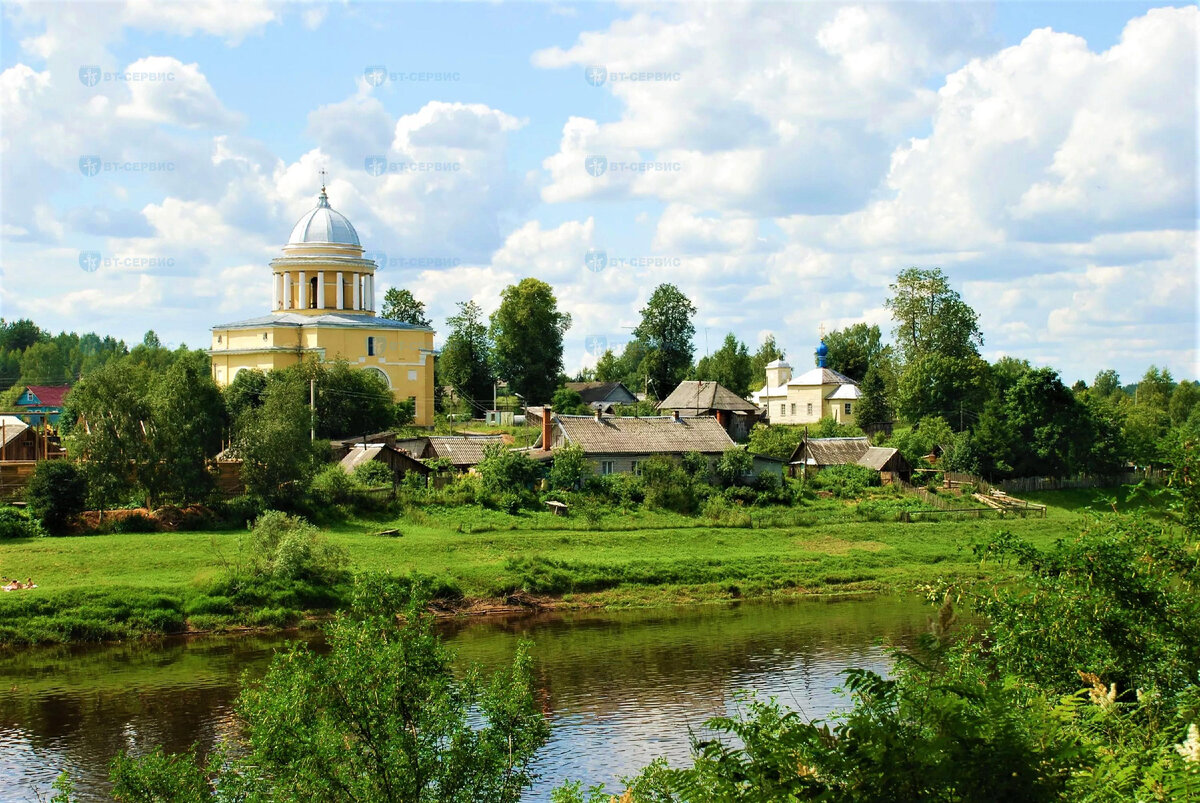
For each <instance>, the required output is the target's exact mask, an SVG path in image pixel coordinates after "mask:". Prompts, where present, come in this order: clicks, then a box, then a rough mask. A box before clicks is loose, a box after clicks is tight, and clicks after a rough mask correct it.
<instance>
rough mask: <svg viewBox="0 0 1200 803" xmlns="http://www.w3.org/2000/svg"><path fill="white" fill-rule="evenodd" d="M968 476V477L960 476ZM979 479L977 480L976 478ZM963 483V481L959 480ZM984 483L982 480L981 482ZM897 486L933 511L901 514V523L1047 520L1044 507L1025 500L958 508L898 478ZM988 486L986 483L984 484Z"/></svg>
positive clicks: (914, 511) (911, 511) (1010, 500)
mask: <svg viewBox="0 0 1200 803" xmlns="http://www.w3.org/2000/svg"><path fill="white" fill-rule="evenodd" d="M960 476H966V475H960ZM976 479H977V478H976ZM958 481H959V482H961V480H958ZM980 482H982V480H981V481H980ZM896 484H897V485H898V486H899V487H900V489H901V490H903V491H904V492H905V493H906V494H909V495H911V496H915V497H917V498H918V499H920V500H921V501H922V502H924V503H925V504H927V505H929V506H930V507H931V508H933V509H932V510H910V511H905V512H903V513H901V515H900V520H901V521H920V520H921V519H922V518H937V517H947V516H949V517H954V516H959V517H960V518H975V519H979V518H983V517H984V516H985V515H995V516H1006V515H1008V514H1010V513H1011V514H1013V515H1016V516H1020V517H1021V518H1025V517H1026V516H1034V517H1040V518H1045V517H1046V508H1045V506H1044V505H1035V504H1031V503H1029V502H1026V501H1025V500H1023V499H1003V500H1001V499H998V498H997V499H996V500H995V503H993V502H986V503H985V505H987V506H985V507H958V506H956V505H954V504H952V503H951V502H950V501H949V500H946V499H943V498H942V497H940V496H938V495H937V494H933V493H930V492H929V491H927V490H925V489H924V488H919V487H917V486H915V485H911V484H909V483H907V482H905V481H904V480H901V479H899V478H897V480H896ZM984 484H985V485H986V483H984Z"/></svg>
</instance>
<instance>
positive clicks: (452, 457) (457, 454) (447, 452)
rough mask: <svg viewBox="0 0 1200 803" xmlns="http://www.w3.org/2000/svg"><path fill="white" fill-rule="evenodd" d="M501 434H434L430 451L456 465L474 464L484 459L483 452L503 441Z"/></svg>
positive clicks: (430, 441)
mask: <svg viewBox="0 0 1200 803" xmlns="http://www.w3.org/2000/svg"><path fill="white" fill-rule="evenodd" d="M503 442H504V439H503V438H502V437H501V436H499V435H495V436H490V435H489V436H475V437H464V436H461V435H459V436H441V435H439V436H433V437H430V439H429V451H432V452H433V456H434V457H437V458H440V459H443V460H449V461H450V462H451V463H452V464H454V465H456V466H473V465H476V464H477V463H479V462H480V461H482V460H483V452H484V450H485V449H487V447H489V446H491V445H492V444H494V443H503Z"/></svg>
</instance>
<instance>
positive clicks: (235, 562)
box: [0, 491, 1136, 644]
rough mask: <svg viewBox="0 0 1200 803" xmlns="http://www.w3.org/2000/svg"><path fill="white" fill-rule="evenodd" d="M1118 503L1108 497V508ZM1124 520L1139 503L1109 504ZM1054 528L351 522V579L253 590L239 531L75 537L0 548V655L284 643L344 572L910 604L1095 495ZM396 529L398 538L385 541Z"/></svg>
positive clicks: (506, 596) (476, 591)
mask: <svg viewBox="0 0 1200 803" xmlns="http://www.w3.org/2000/svg"><path fill="white" fill-rule="evenodd" d="M1105 493H1108V494H1112V493H1114V492H1112V491H1109V492H1105ZM1116 494H1117V497H1119V498H1120V499H1121V500H1122V501H1120V502H1119V503H1118V504H1119V506H1120V507H1121V508H1122V509H1123V510H1124V509H1128V508H1130V507H1136V505H1135V504H1134V503H1133V502H1132V501H1131V500H1130V501H1127V500H1125V494H1124V493H1123V492H1116ZM1035 496H1036V498H1034V497H1031V501H1036V502H1040V503H1043V504H1046V505H1047V506H1048V514H1047V516H1046V518H1044V519H1043V518H1028V519H1021V518H1012V519H1005V520H1003V521H1001V520H997V519H996V518H984V519H974V518H964V519H961V520H944V521H922V522H913V523H897V522H895V521H878V520H872V519H875V518H878V516H877V513H878V510H879V506H880V505H881V504H893V505H894V504H903V503H905V502H907V501H908V500H905V499H899V500H898V499H895V498H894V497H887V498H882V499H877V500H874V502H873V505H866V503H864V502H860V501H855V500H851V501H846V500H839V499H819V500H816V501H814V502H810V503H808V504H805V505H802V506H797V507H790V508H784V507H776V508H747V509H745V510H737V511H734V514H733V515H723V516H721V518H720V520H718V521H714V520H712V518H708V517H704V516H695V517H692V516H684V515H678V514H673V513H664V512H657V511H648V510H644V509H633V510H628V511H621V510H610V511H606V512H604V513H602V514H601V515H599V516H596V515H592V516H589V517H588V518H587V519H585V518H584V517H583V516H580V515H573V516H570V517H556V516H553V515H552V514H550V513H549V512H532V513H522V514H518V515H509V514H507V513H502V512H499V511H495V510H489V509H486V508H482V507H479V506H474V505H472V506H460V507H448V506H437V505H431V506H426V507H419V508H416V507H414V508H410V509H408V510H406V511H404V512H403V513H402V514H400V515H380V516H377V517H372V518H364V517H353V516H350V517H347V518H345V519H343V520H340V521H336V522H334V523H332V524H330V525H328V526H326V527H324V528H323V529H322V535H321V537H322V538H324V539H325V540H327V541H328V542H329V543H331V544H334V545H337V546H339V547H341V548H342V549H343V550H344V552H345V555H346V556H347V564H346V569H347V571H346V574H345V577H346V581H345V582H344V583H338V584H335V585H334V586H332V587H317V586H314V585H313V584H306V583H303V582H294V583H278V582H274V583H245V582H241V581H237V580H234V579H231V578H234V577H236V576H237V575H238V571H237V569H238V566H239V565H241V564H242V562H243V558H244V555H242V553H241V549H242V542H243V540H244V539H243V536H244V534H245V533H244V531H220V532H166V533H123V534H103V535H81V536H72V537H60V538H39V539H25V540H16V541H8V542H3V543H0V574H4V575H6V576H9V577H20V578H25V577H32V578H33V579H34V581H35V582H36V583H37V584H38V588H37V589H34V590H32V591H20V592H11V593H7V594H4V595H2V596H0V643H10V644H19V643H33V642H66V641H104V640H115V639H123V638H130V637H137V636H143V635H152V634H159V633H172V632H183V631H187V630H197V631H204V630H221V629H231V628H237V627H251V628H281V627H288V626H294V625H297V624H303V623H304V622H305V621H306V620H307V621H311V620H313V619H314V617H317V616H319V615H320V614H322V613H327V612H328V611H329V610H332V609H336V608H338V607H340V606H341V605H342V604H344V601H345V599H346V594H347V593H348V590H349V586H350V581H349V577H350V576H351V575H352V574H355V573H360V572H388V573H391V574H392V575H394V576H397V577H410V576H413V575H420V576H423V577H425V578H427V579H428V581H429V584H430V586H431V587H432V588H433V589H434V591H435V593H436V594H437V596H439V597H440V598H441V601H442V604H443V607H444V608H445V609H446V610H448V611H458V612H463V611H467V612H470V611H479V610H486V609H490V608H495V607H497V606H503V605H505V604H508V605H510V606H511V605H532V606H545V607H592V606H609V607H623V606H653V605H667V604H681V603H702V602H713V601H720V600H729V599H738V598H754V597H767V596H787V595H802V594H834V593H837V594H845V593H866V592H884V591H912V590H915V589H918V588H919V587H921V586H922V585H924V584H927V583H931V582H933V581H935V580H938V579H954V578H966V577H977V576H979V572H980V567H979V564H978V561H977V560H976V559H975V558H974V556H973V554H972V551H971V546H972V545H973V544H974V543H977V542H979V541H982V540H984V539H985V538H986V537H988V536H990V535H991V534H993V533H995V532H996V531H997V530H1000V529H1007V530H1009V531H1011V532H1013V533H1014V534H1017V535H1020V536H1022V537H1025V538H1027V539H1029V540H1030V541H1031V542H1032V543H1034V544H1035V545H1037V546H1046V545H1049V544H1050V543H1051V542H1052V541H1053V540H1054V539H1056V538H1059V537H1063V536H1067V535H1070V534H1072V533H1074V532H1076V531H1078V529H1079V527H1080V525H1081V524H1082V523H1083V522H1085V521H1086V520H1087V518H1088V517H1089V516H1092V515H1095V512H1096V511H1097V510H1104V509H1111V508H1110V506H1109V501H1111V500H1109V501H1104V500H1101V501H1099V502H1097V501H1096V500H1097V498H1098V497H1101V496H1102V494H1098V493H1096V492H1079V491H1063V492H1051V493H1044V494H1039V495H1035ZM391 530H395V531H397V532H396V533H395V534H383V533H387V532H388V531H391Z"/></svg>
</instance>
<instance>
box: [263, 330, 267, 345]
mask: <svg viewBox="0 0 1200 803" xmlns="http://www.w3.org/2000/svg"><path fill="white" fill-rule="evenodd" d="M263 342H264V343H266V342H267V333H266V332H263Z"/></svg>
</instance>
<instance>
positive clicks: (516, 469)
mask: <svg viewBox="0 0 1200 803" xmlns="http://www.w3.org/2000/svg"><path fill="white" fill-rule="evenodd" d="M484 455H485V456H484V458H483V460H481V461H480V463H479V466H478V471H479V484H480V489H481V491H482V492H483V494H484V495H485V496H486V497H487V498H489V499H492V500H500V505H501V507H502V508H503V509H505V510H509V511H510V512H511V511H512V510H513V509H514V507H513V505H514V500H515V502H516V505H515V506H516V508H520V507H521V506H523V505H525V504H528V503H530V502H531V501H532V500H533V495H532V493H530V489H531V487H532V485H533V483H534V481H535V480H536V479H537V476H538V471H539V466H538V464H537V463H535V462H533V461H532V460H530V459H529V458H528V457H526V456H525V455H524V454H522V453H521V452H517V451H514V450H513V449H509V448H508V447H506V446H502V445H500V444H493V445H491V446H488V447H487V449H486V450H485V451H484Z"/></svg>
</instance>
